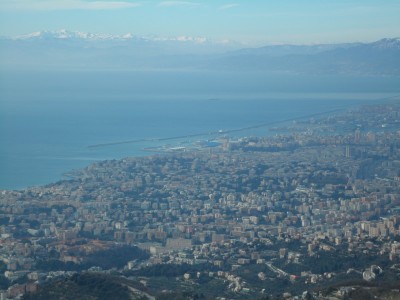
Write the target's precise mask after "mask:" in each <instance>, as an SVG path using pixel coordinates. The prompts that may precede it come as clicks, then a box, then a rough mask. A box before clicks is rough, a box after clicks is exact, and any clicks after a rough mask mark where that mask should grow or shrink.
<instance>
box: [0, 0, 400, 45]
mask: <svg viewBox="0 0 400 300" xmlns="http://www.w3.org/2000/svg"><path fill="white" fill-rule="evenodd" d="M399 16H400V1H399V0H336V1H327V0H271V1H270V0H246V1H235V0H210V1H197V0H193V1H191V0H190V1H189V0H188V1H155V0H148V1H146V0H143V1H140V0H135V1H130V0H115V1H107V0H97V1H89V0H0V35H2V36H15V35H22V34H29V33H32V32H36V31H43V30H60V29H66V30H71V31H82V32H90V33H103V34H126V33H132V34H134V35H147V36H148V35H155V36H161V37H175V36H192V37H206V38H209V39H214V40H221V41H222V40H231V41H236V42H241V43H244V44H248V45H262V44H281V43H293V44H317V43H338V42H371V41H375V40H378V39H381V38H385V37H388V38H392V37H400V17H399Z"/></svg>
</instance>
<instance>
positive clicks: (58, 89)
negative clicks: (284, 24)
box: [0, 72, 398, 189]
mask: <svg viewBox="0 0 400 300" xmlns="http://www.w3.org/2000/svg"><path fill="white" fill-rule="evenodd" d="M1 76H2V77H1V79H2V81H1V83H0V87H1V90H0V96H1V100H0V138H1V142H0V145H1V146H0V188H1V189H22V188H26V187H29V186H33V185H42V184H47V183H51V182H54V181H57V180H59V179H61V178H62V174H63V173H65V172H68V171H70V170H73V169H76V168H81V167H84V166H86V165H88V164H90V163H91V162H94V161H96V160H104V159H114V158H123V157H127V156H143V155H151V153H149V152H146V151H143V148H145V147H154V146H158V145H161V144H167V143H169V144H171V145H179V143H180V142H182V141H183V140H169V141H165V142H151V141H147V142H139V143H132V144H121V145H113V146H108V147H98V148H90V147H88V146H90V145H94V144H102V143H109V142H119V141H126V140H136V139H149V138H166V137H171V136H181V135H187V134H196V133H203V132H208V131H218V130H230V129H237V128H242V127H248V126H252V125H257V124H262V123H267V122H275V121H282V120H285V119H290V118H296V117H304V116H307V115H312V114H315V113H321V112H327V111H330V110H332V109H338V108H339V109H348V108H350V107H352V106H355V105H359V104H362V103H366V102H371V101H376V99H382V98H384V97H387V96H390V95H391V94H394V93H396V92H398V91H397V90H396V87H394V86H395V85H393V84H392V83H391V81H390V82H389V84H387V85H385V82H383V83H382V85H381V87H380V88H379V84H378V86H376V87H375V90H371V87H370V86H368V83H367V86H368V87H367V88H366V92H363V89H362V82H360V81H359V80H358V81H357V80H355V86H356V88H355V90H353V91H352V90H351V89H347V88H342V89H340V88H335V85H334V84H333V83H327V82H328V81H329V80H330V79H329V78H326V79H324V80H321V79H318V80H319V81H318V80H317V83H318V82H319V83H320V85H318V86H317V87H316V88H313V87H310V86H309V87H308V88H303V85H304V84H306V83H304V82H303V85H300V84H299V83H298V82H295V78H294V77H293V78H289V79H288V78H287V77H285V78H287V79H286V80H287V82H286V83H287V87H288V88H287V89H286V88H285V84H284V83H282V78H281V79H279V78H278V79H276V78H270V79H269V80H267V79H265V78H264V79H260V76H258V77H255V78H256V79H255V81H254V80H253V81H252V80H251V79H249V78H248V76H242V77H241V76H236V77H235V75H232V74H226V75H225V77H224V76H222V77H221V76H220V75H218V74H215V73H211V74H206V73H196V74H189V75H188V74H183V75H182V74H175V73H174V74H172V75H171V74H166V73H162V74H158V73H157V75H156V76H153V75H151V74H149V73H134V74H126V73H124V74H119V73H117V74H109V73H107V74H103V75H97V74H96V75H95V74H81V73H79V74H75V73H68V74H54V73H53V74H49V73H41V74H35V73H17V72H16V73H7V74H6V75H5V74H2V75H1ZM242 79H243V80H244V81H245V82H243V80H242ZM331 79H332V78H331ZM218 80H219V81H220V82H219V83H218V82H216V81H218ZM257 80H258V81H257ZM302 80H303V81H304V80H306V79H304V78H303V79H302ZM315 80H316V79H315ZM315 80H314V82H313V81H311V83H310V84H316V82H315ZM325 80H326V81H325ZM368 80H369V79H368ZM368 80H367V81H368ZM152 81H153V84H152ZM321 82H322V83H321ZM339 82H340V81H339ZM341 82H342V84H344V83H345V82H346V80H342V81H341ZM321 84H322V87H321ZM323 84H325V86H324V85H323ZM375 84H376V82H375ZM391 84H392V85H391ZM277 85H278V87H277ZM300 87H301V88H300ZM324 89H325V91H324ZM268 134H271V133H270V132H269V131H268V128H267V127H263V128H259V129H257V130H256V129H254V130H249V131H243V132H240V133H236V136H249V135H268ZM208 138H210V137H196V138H192V139H191V140H199V139H202V140H205V139H208Z"/></svg>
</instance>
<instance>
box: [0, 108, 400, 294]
mask: <svg viewBox="0 0 400 300" xmlns="http://www.w3.org/2000/svg"><path fill="white" fill-rule="evenodd" d="M266 130H267V129H266ZM269 130H271V131H273V134H270V135H269V136H267V137H242V138H235V137H229V136H226V135H224V134H223V133H221V134H220V135H219V136H218V137H217V138H216V139H215V140H214V142H215V143H213V146H212V147H205V146H204V147H196V148H191V149H188V148H185V147H171V148H170V149H169V151H165V152H168V153H159V154H155V155H152V156H148V157H133V158H125V159H121V160H109V161H102V162H97V163H94V164H92V165H90V166H88V167H86V168H84V169H82V170H76V171H74V172H73V173H72V175H71V177H70V178H68V179H65V180H62V181H59V182H57V183H54V184H49V185H47V186H42V187H32V188H28V189H24V190H20V191H8V190H3V191H0V233H1V238H0V268H1V271H2V275H1V282H2V286H1V288H2V292H1V297H2V298H1V299H8V298H18V297H23V296H21V295H24V294H25V296H26V295H28V294H30V293H31V294H32V295H33V294H34V293H35V292H38V291H40V289H41V288H42V287H45V286H46V285H47V286H49V285H50V284H51V283H52V282H55V281H57V280H60V278H62V279H64V280H65V278H68V277H71V276H74V274H77V273H82V272H87V273H90V272H92V273H98V274H108V275H110V276H113V277H114V278H118V277H119V278H124V280H125V281H124V282H126V283H124V284H125V285H126V286H129V287H130V291H131V293H132V299H134V298H135V297H137V298H138V299H139V298H140V297H142V298H143V299H146V298H148V299H154V297H156V298H160V299H162V297H164V298H165V299H166V298H167V296H168V295H171V297H172V296H175V297H178V296H180V297H184V292H186V293H187V294H185V295H186V296H187V299H196V297H197V299H200V298H218V297H219V298H220V299H223V298H225V299H235V298H236V299H243V298H248V299H257V298H260V299H261V298H262V297H269V296H272V295H275V296H276V297H285V298H288V299H290V298H299V299H301V298H303V299H304V298H307V299H311V298H313V297H314V298H318V297H323V295H322V292H321V291H318V288H320V289H321V290H322V289H323V288H324V287H327V286H329V285H330V284H333V283H337V282H340V280H344V281H345V280H358V282H367V283H369V284H372V283H373V282H374V281H378V280H379V278H385V277H384V276H385V274H391V275H390V276H395V277H394V278H395V279H396V278H397V280H399V277H396V276H399V274H400V264H399V263H400V214H399V212H400V148H399V146H400V105H399V103H397V102H389V103H384V104H380V105H366V106H362V107H359V108H354V109H352V110H350V111H347V112H343V113H334V114H333V113H332V114H329V115H326V116H319V117H314V118H308V119H302V120H297V121H291V122H288V123H287V124H282V125H280V126H279V127H274V128H270V129H269ZM96 255H97V256H96ZM102 255H103V256H102ZM107 255H108V258H109V260H110V262H113V259H119V260H118V262H117V263H116V264H115V265H110V264H107ZM96 257H99V259H97V260H96ZM104 257H105V258H104ZM162 270H168V271H169V272H170V273H171V274H169V273H168V272H166V273H165V274H164V273H162V272H161V271H162ZM393 274H394V275H393ZM386 276H389V275H386ZM129 282H131V283H132V285H130V283H129ZM357 286H358V285H357V284H353V285H351V286H349V285H347V286H346V287H341V288H336V289H333V290H331V291H330V292H331V293H332V294H331V296H332V297H334V298H335V297H336V298H337V299H345V297H346V294H348V293H351V291H352V290H354V289H356V288H357ZM391 293H395V294H396V293H397V294H396V295H397V297H400V293H399V290H397V292H396V290H393V289H392V290H391ZM186 296H185V297H186ZM321 299H322V298H321ZM393 299H395V298H393ZM397 299H399V298H397Z"/></svg>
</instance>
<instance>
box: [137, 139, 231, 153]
mask: <svg viewBox="0 0 400 300" xmlns="http://www.w3.org/2000/svg"><path fill="white" fill-rule="evenodd" d="M224 143H226V139H212V140H198V141H182V142H179V143H177V144H165V145H159V146H154V147H146V148H143V149H142V150H143V151H148V152H156V153H164V152H186V151H195V150H204V149H208V148H216V147H221V146H223V145H224Z"/></svg>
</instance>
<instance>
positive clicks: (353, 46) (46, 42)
mask: <svg viewBox="0 0 400 300" xmlns="http://www.w3.org/2000/svg"><path fill="white" fill-rule="evenodd" d="M0 67H1V68H2V69H85V70H98V69H101V70H108V69H112V70H155V69H156V70H226V71H268V72H279V73H300V74H302V73H307V74H358V75H400V38H390V39H389V38H386V39H381V40H379V41H376V42H373V43H346V44H319V45H272V46H265V47H260V48H243V45H241V44H239V43H235V42H232V41H214V40H209V39H206V38H203V37H187V36H180V37H169V38H165V37H157V36H135V35H133V34H125V35H104V34H92V33H84V32H72V31H67V30H59V31H43V32H35V33H32V34H28V35H22V36H16V37H2V38H0Z"/></svg>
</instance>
